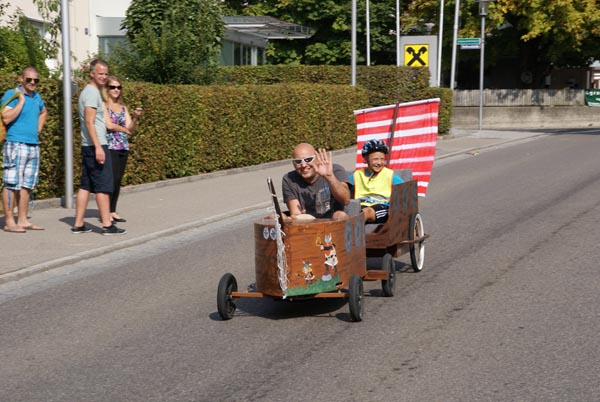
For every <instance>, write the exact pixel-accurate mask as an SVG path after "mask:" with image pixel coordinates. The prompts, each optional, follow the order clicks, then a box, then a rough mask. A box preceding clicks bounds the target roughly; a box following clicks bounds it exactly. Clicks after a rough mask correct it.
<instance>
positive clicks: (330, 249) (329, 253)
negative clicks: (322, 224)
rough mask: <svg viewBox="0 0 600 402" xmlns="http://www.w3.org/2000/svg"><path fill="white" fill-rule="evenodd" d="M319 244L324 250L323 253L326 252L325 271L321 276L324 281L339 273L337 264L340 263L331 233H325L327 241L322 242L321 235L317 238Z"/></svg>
mask: <svg viewBox="0 0 600 402" xmlns="http://www.w3.org/2000/svg"><path fill="white" fill-rule="evenodd" d="M317 245H318V246H319V247H320V248H321V251H323V253H324V254H325V255H324V256H325V261H324V264H325V272H324V273H323V276H322V277H321V280H323V281H330V280H331V278H332V275H335V274H337V264H338V258H337V252H336V251H335V244H333V241H332V239H331V233H329V234H327V235H325V242H324V243H321V239H320V236H319V238H318V239H317Z"/></svg>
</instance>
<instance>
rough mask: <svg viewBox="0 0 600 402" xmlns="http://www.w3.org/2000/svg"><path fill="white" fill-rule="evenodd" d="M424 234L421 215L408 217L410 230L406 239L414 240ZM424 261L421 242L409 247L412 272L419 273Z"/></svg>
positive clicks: (423, 245) (423, 250) (423, 248)
mask: <svg viewBox="0 0 600 402" xmlns="http://www.w3.org/2000/svg"><path fill="white" fill-rule="evenodd" d="M424 234H425V232H424V229H423V218H421V214H415V215H413V216H411V217H410V229H409V231H408V239H409V240H415V239H417V238H419V237H421V236H423V235H424ZM424 260H425V244H424V243H423V242H422V241H421V242H418V243H413V244H411V245H410V262H411V264H412V268H413V271H415V272H421V271H422V270H423V264H424Z"/></svg>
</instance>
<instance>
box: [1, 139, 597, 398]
mask: <svg viewBox="0 0 600 402" xmlns="http://www.w3.org/2000/svg"><path fill="white" fill-rule="evenodd" d="M598 149H600V133H598V132H596V133H594V132H587V133H582V134H557V135H551V136H547V137H541V138H538V139H535V140H532V141H529V142H525V143H520V144H519V145H514V146H510V147H503V148H498V149H490V150H487V151H485V152H482V153H480V154H474V155H463V156H460V157H458V158H454V159H447V160H444V161H443V162H442V163H440V164H437V165H436V167H435V169H434V174H433V178H432V181H431V184H430V189H429V192H428V196H427V198H425V199H424V200H421V205H420V210H421V213H422V215H423V218H424V223H425V229H426V232H428V233H430V234H431V238H430V240H429V241H428V242H427V244H426V253H425V269H424V271H423V272H421V273H413V272H412V270H411V269H410V268H409V267H408V265H407V264H408V262H409V261H408V258H407V256H405V257H403V258H402V259H401V260H400V261H399V262H398V263H397V269H398V270H399V271H400V272H399V274H398V277H397V278H398V282H397V289H396V296H395V297H394V298H383V297H381V296H380V285H379V283H377V282H373V283H367V284H366V291H367V297H366V301H365V306H366V312H365V319H364V321H363V322H361V323H352V322H350V320H349V314H348V306H347V305H346V304H344V303H342V302H339V301H323V300H317V301H309V302H302V303H281V302H274V301H272V300H268V299H267V300H258V299H242V300H240V301H239V302H238V314H237V316H236V317H234V319H233V320H231V321H227V322H223V321H221V320H220V319H219V318H218V314H217V313H216V302H215V294H216V286H217V283H218V280H219V278H220V277H221V275H222V274H223V273H224V272H232V273H234V274H235V276H236V277H237V279H238V283H239V284H240V285H241V287H242V288H243V287H244V285H246V284H250V283H251V282H253V281H254V256H253V253H254V245H253V237H252V236H253V229H252V221H253V220H254V219H255V218H257V217H258V216H261V215H263V214H264V212H263V211H258V212H254V213H251V214H246V215H242V216H239V217H236V218H234V219H231V220H227V221H222V222H219V223H217V224H212V225H209V226H205V227H202V228H199V229H194V230H191V231H187V232H184V233H181V234H179V235H176V236H172V237H169V238H165V239H159V240H155V241H152V242H150V243H147V244H144V245H141V246H136V247H132V248H130V249H127V250H120V251H117V252H115V253H112V254H109V255H106V256H103V257H99V258H94V259H90V260H87V261H84V262H81V263H78V264H75V265H72V266H68V267H64V268H60V269H54V270H52V271H48V272H45V273H41V274H38V275H34V276H32V277H28V278H25V279H23V280H21V281H17V282H10V283H7V284H4V285H1V286H0V323H1V324H0V362H1V363H0V401H3V402H4V401H7V402H9V401H10V402H20V401H28V402H31V401H45V402H51V401H87V402H92V401H144V402H150V401H165V402H166V401H331V400H342V401H595V400H599V398H600V397H599V395H600V385H599V383H598V378H599V377H600V367H599V365H598V361H600V341H599V337H598V333H600V312H599V308H598V306H599V305H600V276H599V275H598V263H597V261H598V260H599V258H600V244H599V241H598V239H599V238H600V225H599V224H598V223H599V222H598V221H599V220H600V164H599V162H598V160H599V159H598Z"/></svg>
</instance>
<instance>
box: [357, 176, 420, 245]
mask: <svg viewBox="0 0 600 402" xmlns="http://www.w3.org/2000/svg"><path fill="white" fill-rule="evenodd" d="M417 212H419V200H418V195H417V181H416V180H409V181H406V182H404V183H400V184H396V185H395V186H393V188H392V195H391V197H390V211H389V216H388V220H387V222H386V223H384V224H383V225H380V226H379V227H378V228H377V229H376V230H375V231H373V232H370V233H367V236H366V238H367V251H368V252H369V251H371V250H385V249H388V248H395V247H396V246H397V245H398V244H399V243H400V242H401V241H403V240H408V230H409V226H410V217H411V216H412V215H413V214H416V213H417Z"/></svg>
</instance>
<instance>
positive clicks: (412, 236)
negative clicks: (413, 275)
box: [217, 179, 426, 321]
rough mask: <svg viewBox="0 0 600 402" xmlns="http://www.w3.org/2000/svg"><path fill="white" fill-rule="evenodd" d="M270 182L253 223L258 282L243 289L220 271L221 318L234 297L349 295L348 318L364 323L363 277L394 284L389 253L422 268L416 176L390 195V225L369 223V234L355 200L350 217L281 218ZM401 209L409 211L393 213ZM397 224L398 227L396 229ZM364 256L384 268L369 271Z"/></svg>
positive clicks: (230, 310)
mask: <svg viewBox="0 0 600 402" xmlns="http://www.w3.org/2000/svg"><path fill="white" fill-rule="evenodd" d="M268 183H269V188H270V191H271V194H272V198H273V204H274V205H273V206H274V210H275V211H274V215H273V216H270V217H266V218H263V219H260V220H259V221H257V222H255V223H254V244H255V255H254V267H255V274H256V283H255V284H253V285H251V286H250V287H249V290H248V291H245V292H241V291H238V284H237V280H236V278H235V277H234V276H233V274H231V273H226V274H225V275H223V277H222V278H221V280H220V281H219V285H218V289H217V309H218V313H219V315H220V316H221V318H222V319H223V320H229V319H231V318H233V316H234V313H235V310H236V304H235V299H236V298H241V297H249V298H263V297H270V298H273V299H280V300H288V301H293V300H299V299H307V298H315V299H319V298H323V299H325V298H347V299H348V305H349V309H350V318H351V319H352V321H361V320H362V318H363V313H364V305H363V293H364V292H363V281H373V280H380V281H381V286H382V292H383V295H384V296H387V297H390V296H393V295H394V288H395V266H394V263H393V259H392V257H393V256H398V255H400V254H402V253H403V252H405V251H406V250H408V251H410V252H411V259H412V260H413V268H414V267H415V266H416V267H419V268H418V269H417V268H415V270H420V269H421V268H422V260H423V250H424V249H423V245H422V242H423V240H424V239H425V237H426V236H424V235H423V232H422V230H423V226H422V222H421V219H420V216H419V214H418V211H417V210H418V206H417V200H416V197H417V195H416V182H412V184H411V182H408V183H403V184H401V185H399V186H401V187H396V188H395V189H394V191H395V192H399V193H400V194H399V195H398V194H396V195H393V196H392V197H391V200H392V203H391V205H390V207H391V208H390V209H392V208H393V209H394V211H392V210H390V221H391V222H389V223H390V224H388V223H386V224H384V225H377V227H372V228H371V232H370V233H368V234H367V233H366V232H365V221H364V214H362V213H361V212H360V205H359V204H358V203H357V202H353V203H351V207H350V208H349V209H348V211H347V212H348V214H349V218H348V219H344V220H332V219H314V220H294V221H285V222H284V220H283V219H282V215H281V210H280V208H279V203H278V201H277V196H276V195H275V190H274V188H273V184H272V181H271V180H270V179H268ZM405 188H407V189H405ZM413 196H414V199H409V198H411V197H413ZM400 208H407V211H409V212H406V213H404V212H397V211H396V209H400ZM394 222H396V223H398V222H399V223H400V225H401V226H400V229H399V233H395V230H394V228H395V224H394ZM368 226H369V225H367V227H368ZM413 255H414V257H413ZM367 256H369V257H370V256H374V257H377V256H383V257H384V258H383V261H384V263H383V264H382V267H381V269H374V270H367ZM419 264H420V265H419Z"/></svg>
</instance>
